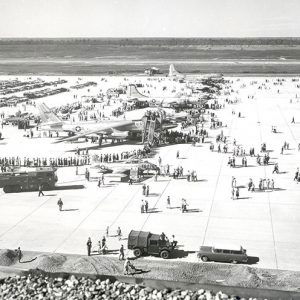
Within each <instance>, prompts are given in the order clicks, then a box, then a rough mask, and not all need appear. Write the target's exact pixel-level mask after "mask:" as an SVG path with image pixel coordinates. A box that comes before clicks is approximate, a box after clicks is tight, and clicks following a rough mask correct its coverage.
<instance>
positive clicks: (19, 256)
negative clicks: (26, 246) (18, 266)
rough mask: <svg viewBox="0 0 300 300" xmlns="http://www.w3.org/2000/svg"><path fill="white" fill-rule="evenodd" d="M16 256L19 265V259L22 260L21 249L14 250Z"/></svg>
mask: <svg viewBox="0 0 300 300" xmlns="http://www.w3.org/2000/svg"><path fill="white" fill-rule="evenodd" d="M16 254H17V257H18V261H19V263H20V262H21V259H22V256H23V254H22V251H21V247H18V249H17V250H16Z"/></svg>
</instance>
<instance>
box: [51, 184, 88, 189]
mask: <svg viewBox="0 0 300 300" xmlns="http://www.w3.org/2000/svg"><path fill="white" fill-rule="evenodd" d="M80 189H84V185H82V184H72V185H60V186H56V187H54V189H53V190H55V191H60V190H80Z"/></svg>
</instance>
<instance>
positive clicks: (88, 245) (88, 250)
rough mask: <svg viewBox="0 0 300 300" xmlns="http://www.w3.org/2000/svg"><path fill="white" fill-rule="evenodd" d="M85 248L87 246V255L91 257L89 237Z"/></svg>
mask: <svg viewBox="0 0 300 300" xmlns="http://www.w3.org/2000/svg"><path fill="white" fill-rule="evenodd" d="M86 246H87V253H88V256H91V250H92V240H91V238H90V237H89V238H88V240H87V243H86Z"/></svg>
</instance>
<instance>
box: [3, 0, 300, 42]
mask: <svg viewBox="0 0 300 300" xmlns="http://www.w3.org/2000/svg"><path fill="white" fill-rule="evenodd" d="M267 36H269V37H299V36H300V0H0V37H267Z"/></svg>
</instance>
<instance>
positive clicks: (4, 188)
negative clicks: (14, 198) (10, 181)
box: [3, 185, 10, 193]
mask: <svg viewBox="0 0 300 300" xmlns="http://www.w3.org/2000/svg"><path fill="white" fill-rule="evenodd" d="M3 192H4V193H10V186H9V185H5V186H4V187H3Z"/></svg>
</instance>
